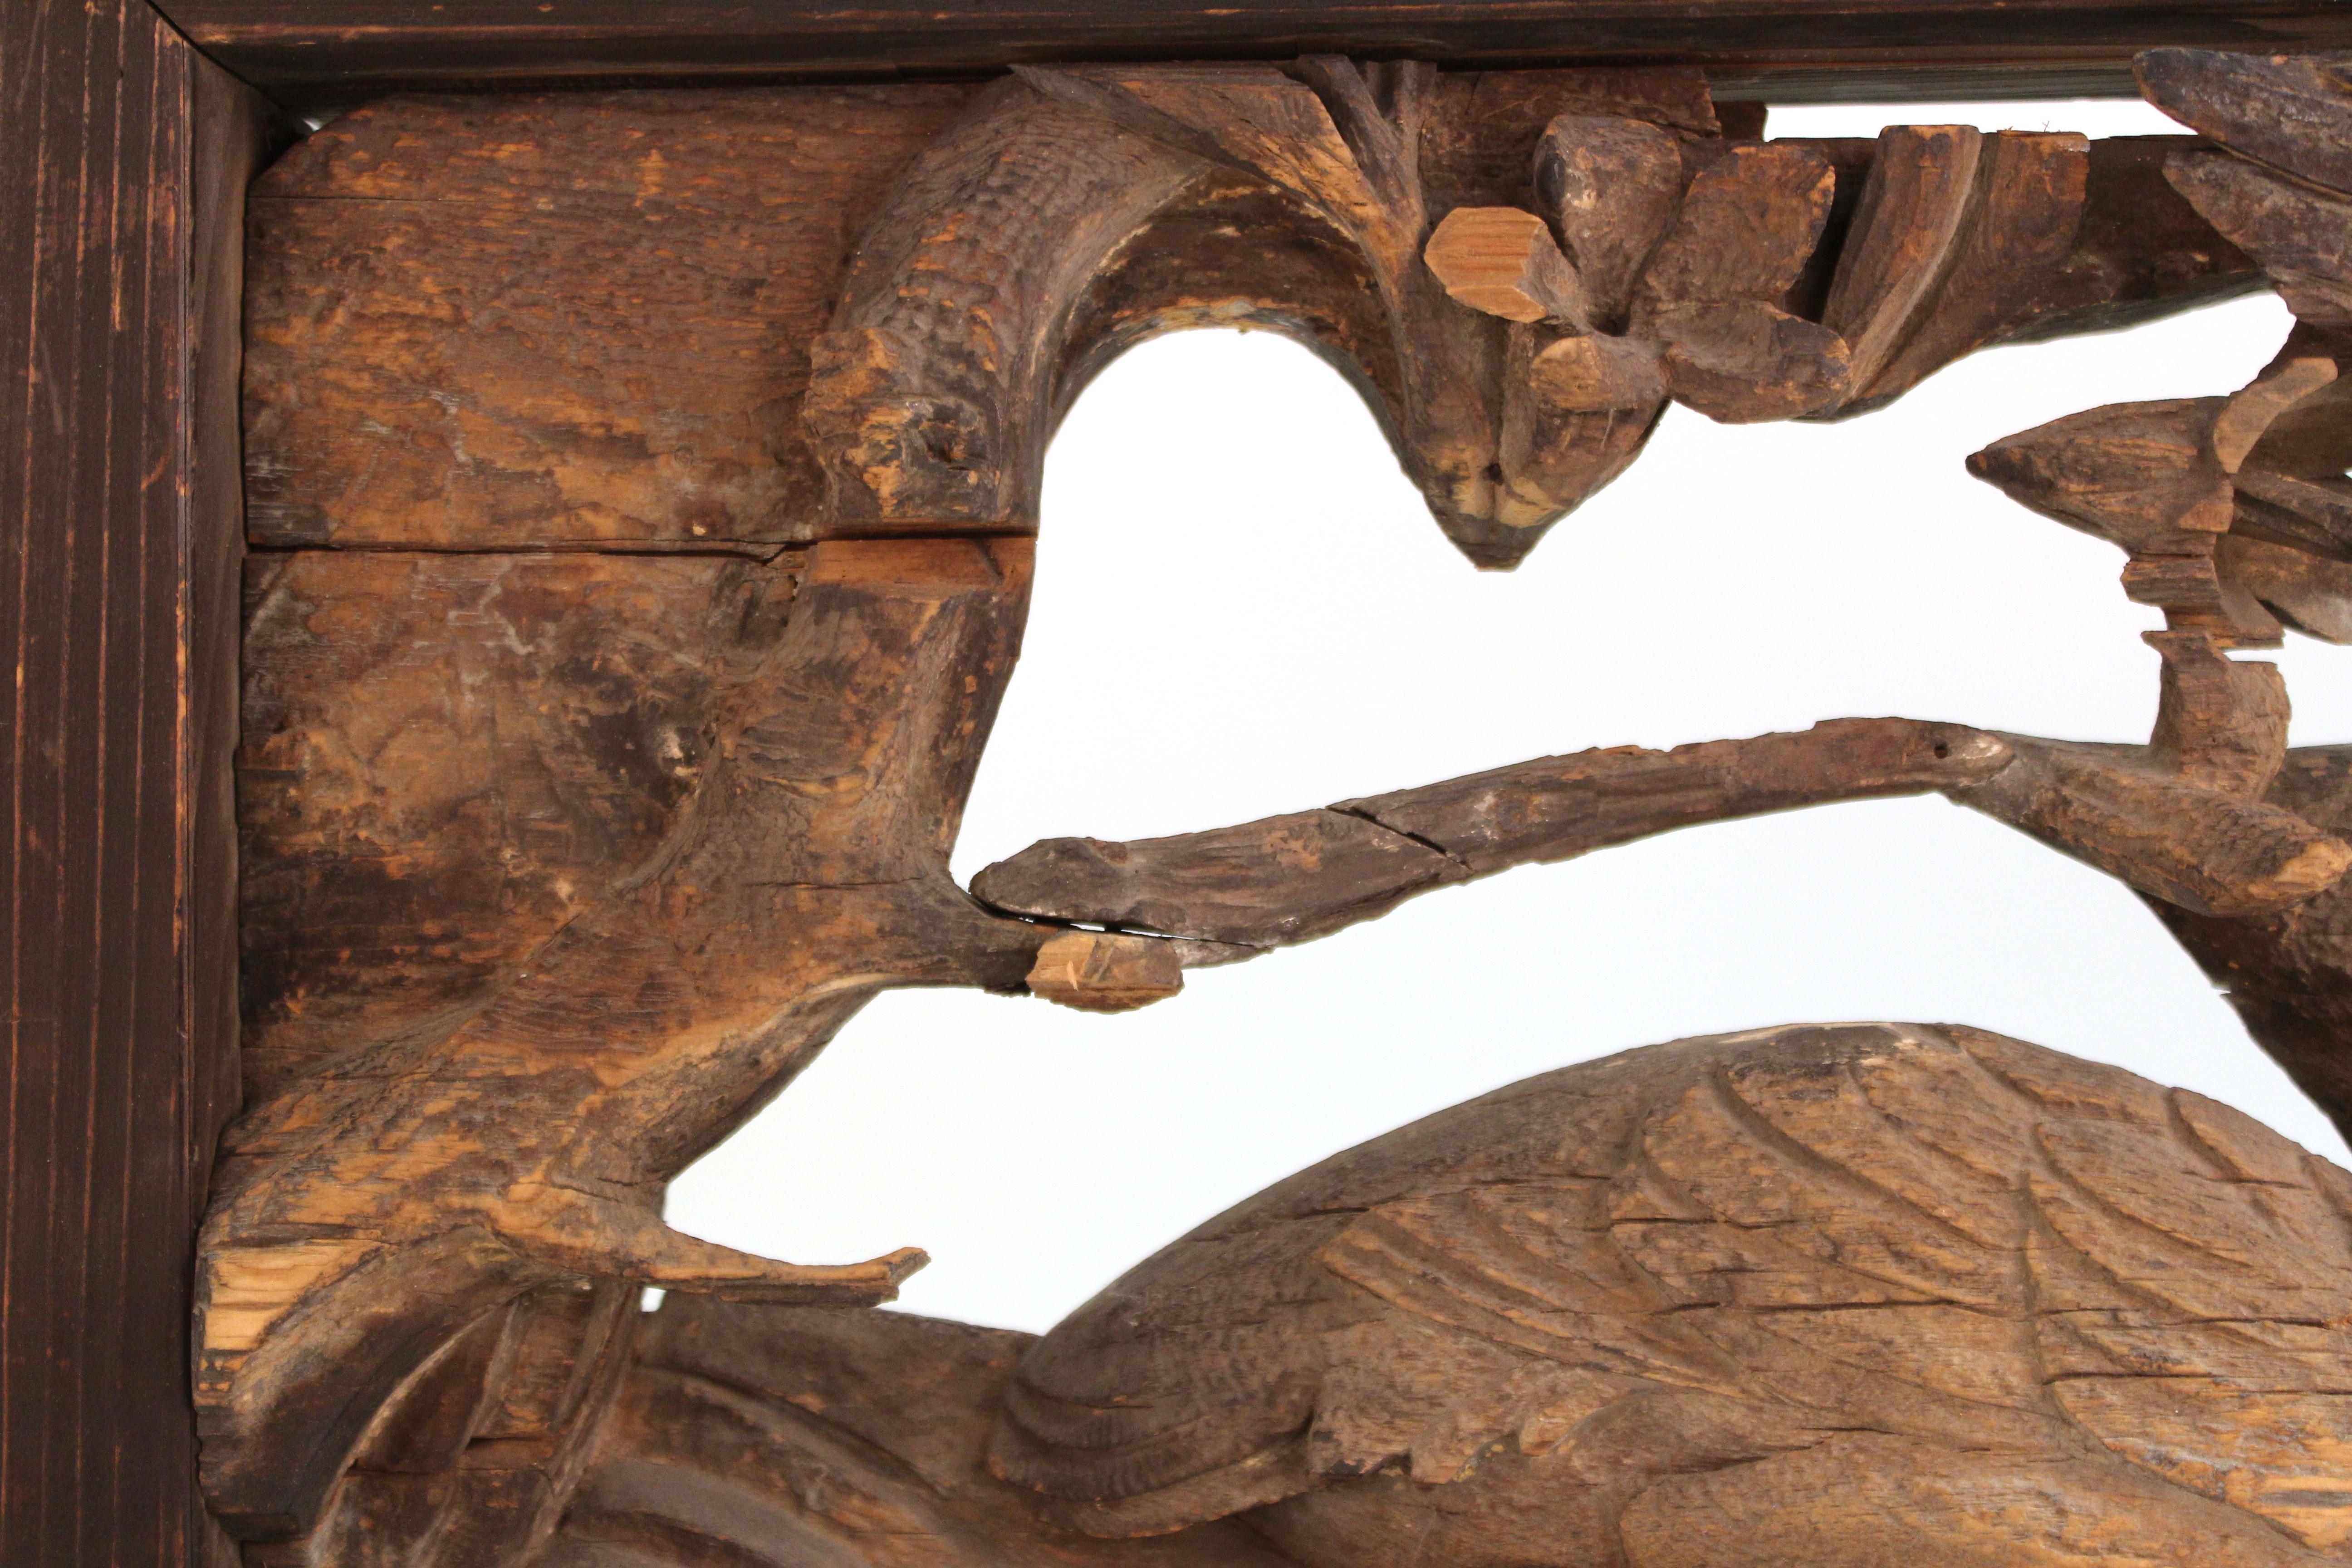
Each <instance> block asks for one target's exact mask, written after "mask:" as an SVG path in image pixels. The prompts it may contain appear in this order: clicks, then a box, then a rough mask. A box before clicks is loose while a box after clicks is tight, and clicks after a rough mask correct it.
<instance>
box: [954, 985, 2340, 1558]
mask: <svg viewBox="0 0 2352 1568" xmlns="http://www.w3.org/2000/svg"><path fill="white" fill-rule="evenodd" d="M2258 1193H2259V1195H2257V1194H2258ZM2347 1196H2352V1177H2347V1174H2346V1173H2344V1172H2341V1171H2338V1170H2336V1168H2335V1167H2333V1166H2330V1165H2328V1164H2327V1163H2326V1162H2324V1161H2321V1160H2318V1159H2316V1158H2315V1157H2313V1156H2311V1155H2308V1154H2305V1152H2303V1151H2301V1150H2299V1149H2297V1148H2295V1147H2294V1145H2293V1144H2291V1143H2288V1142H2286V1141H2285V1140H2284V1139H2281V1138H2279V1137H2278V1136H2277V1135H2276V1134H2274V1133H2272V1132H2270V1131H2267V1130H2265V1129H2263V1128H2262V1127H2260V1126H2259V1125H2258V1124H2256V1123H2254V1122H2252V1121H2250V1120H2249V1119H2247V1118H2245V1117H2244V1116H2242V1115H2240V1114H2239V1113H2238V1112H2236V1111H2233V1110H2229V1109H2227V1108H2226V1107H2223V1106H2220V1105H2217V1104H2215V1103H2213V1102H2212V1101H2210V1100H2203V1099H2202V1098H2200V1097H2199V1096H2196V1095H2192V1094H2189V1093H2186V1092H2184V1091H2179V1090H2172V1091H2167V1090H2164V1089H2159V1088H2158V1087H2157V1086H2155V1085H2153V1084H2150V1083H2147V1082H2146V1081H2145V1080H2142V1079H2137V1078H2134V1077H2132V1076H2131V1075H2130V1074H2127V1073H2124V1072H2120V1071H2117V1070H2116V1069H2114V1068H2103V1067H2095V1066H2093V1065H2091V1064H2088V1063H2084V1062H2079V1061H2074V1060H2072V1059H2070V1058H2064V1057H2062V1056H2059V1055H2057V1054H2056V1053H2054V1052H2050V1051H2044V1050H2041V1049H2039V1048H2037V1047H2032V1046H2028V1045H2025V1044H2023V1043H2021V1042H2019V1041H2015V1040H2009V1039H2004V1038H2002V1037H1999V1036H1995V1035H1989V1034H1984V1033H1981V1032H1979V1031H1976V1030H1969V1029H1962V1028H1958V1027H1945V1028H1940V1029H1939V1028H1931V1027H1927V1026H1916V1025H1871V1024H1861V1025H1845V1026H1794V1027H1790V1028H1785V1029H1780V1030H1765V1031H1758V1032H1756V1033H1753V1034H1748V1035H1737V1036H1726V1037H1711V1038H1705V1039H1697V1040H1690V1041H1684V1042H1679V1043H1677V1044H1675V1045H1670V1046H1663V1047H1652V1048H1651V1049H1648V1050H1643V1051H1634V1052H1629V1053H1626V1054H1624V1055H1622V1056H1618V1057H1612V1058H1607V1059H1605V1060H1602V1061H1600V1062H1595V1063H1591V1064H1588V1065H1586V1066H1582V1067H1576V1068H1566V1069H1563V1070H1561V1071H1559V1072H1555V1073H1549V1074H1546V1075H1544V1076H1542V1077H1539V1078H1535V1079H1528V1080H1527V1081H1525V1082H1523V1083H1519V1084H1515V1085H1513V1086H1511V1087H1509V1088H1507V1089H1499V1090H1497V1091H1496V1092H1495V1093H1494V1094H1491V1095H1489V1096H1486V1098H1485V1099H1482V1100H1474V1101H1472V1102H1471V1103H1469V1104H1467V1105H1465V1106H1460V1107H1457V1108H1455V1109H1454V1110H1448V1111H1443V1112H1440V1113H1439V1114H1437V1115H1436V1116H1433V1117H1431V1118H1429V1119H1427V1120H1425V1121H1421V1122H1417V1123H1415V1124H1413V1125H1412V1126H1411V1127H1407V1128H1404V1129H1402V1130H1400V1131H1396V1132H1393V1133H1390V1134H1388V1135H1387V1136H1385V1137H1382V1138H1379V1139H1375V1140H1373V1141H1372V1142H1370V1143H1366V1144H1364V1145H1361V1146H1360V1147H1359V1148H1356V1149H1353V1150H1350V1151H1349V1152H1346V1153H1343V1154H1339V1155H1337V1156H1334V1157H1333V1158H1332V1159H1330V1160H1328V1161H1326V1162H1325V1163H1322V1164H1320V1165H1318V1166H1316V1167H1314V1168H1312V1169H1310V1170H1308V1171H1306V1172H1302V1173H1299V1174H1298V1175H1297V1176H1295V1177H1292V1178H1291V1179H1289V1180H1288V1181H1286V1182H1284V1183H1281V1184H1277V1185H1276V1186H1275V1187H1273V1188H1271V1189H1269V1190H1268V1191H1266V1192H1265V1193H1264V1194H1260V1195H1259V1196H1257V1197H1255V1198H1254V1199H1251V1200H1249V1201H1248V1202H1246V1203H1244V1204H1243V1205H1239V1206H1238V1207H1236V1208H1234V1210H1232V1211H1230V1212H1228V1213H1227V1214H1225V1215H1221V1216H1219V1217H1218V1218H1216V1219H1214V1220H1212V1221H1210V1222H1209V1223H1208V1224H1206V1225H1204V1226H1202V1227H1201V1228H1200V1229H1198V1230H1196V1231H1194V1232H1193V1233H1192V1235H1190V1236H1188V1237H1184V1238H1183V1239H1181V1240H1180V1241H1178V1242H1176V1243H1174V1244H1172V1245H1171V1246H1170V1247H1167V1248H1166V1249H1164V1250H1163V1251H1161V1252H1160V1254H1159V1255H1157V1256H1156V1257H1154V1258H1151V1259H1150V1260H1149V1261H1147V1262H1145V1263H1143V1264H1141V1265H1139V1266H1138V1267H1137V1268H1134V1269H1132V1270H1130V1271H1129V1273H1128V1274H1127V1275H1126V1276H1124V1277H1123V1278H1122V1279H1119V1280H1118V1281H1117V1282H1115V1283H1114V1284H1112V1285H1111V1286H1109V1287H1108V1289H1105V1290H1104V1292H1103V1293H1102V1294H1101V1295H1100V1296H1098V1297H1097V1298H1096V1299H1095V1300H1093V1301H1091V1302H1089V1303H1088V1304H1087V1306H1085V1307H1083V1308H1081V1309H1079V1310H1078V1311H1077V1312H1076V1313H1074V1314H1073V1315H1072V1316H1071V1317H1070V1318H1069V1319H1068V1320H1067V1321H1065V1322H1064V1323H1063V1324H1062V1325H1061V1326H1059V1327H1058V1328H1056V1329H1055V1331H1053V1332H1052V1333H1050V1334H1048V1335H1046V1336H1045V1339H1043V1340H1042V1341H1040V1342H1038V1343H1037V1344H1036V1345H1034V1347H1032V1348H1031V1349H1030V1350H1029V1351H1028V1352H1027V1353H1026V1354H1025V1355H1024V1357H1023V1358H1022V1361H1021V1364H1020V1367H1019V1370H1018V1372H1017V1373H1016V1374H1015V1378H1014V1381H1013V1384H1012V1386H1011V1387H1010V1389H1009V1390H1008V1391H1007V1395H1006V1401H1005V1414H1004V1416H1003V1420H1002V1422H1001V1423H1000V1425H999V1426H998V1428H997V1436H996V1441H995V1444H994V1447H993V1448H992V1463H993V1465H994V1467H995V1468H996V1470H997V1472H998V1473H999V1474H1000V1475H1003V1476H1005V1477H1006V1478H1007V1479H1012V1480H1013V1481H1015V1482H1016V1483H1019V1484H1023V1485H1026V1486H1029V1487H1032V1488H1034V1489H1037V1490H1039V1491H1040V1492H1041V1493H1043V1494H1044V1497H1045V1502H1046V1508H1047V1510H1048V1514H1049V1517H1050V1518H1052V1519H1054V1520H1055V1521H1057V1522H1060V1523H1062V1524H1063V1525H1065V1526H1066V1527H1069V1528H1075V1529H1077V1530H1080V1531H1086V1532H1087V1533H1090V1534H1097V1535H1102V1536H1105V1537H1113V1538H1117V1537H1128V1536H1136V1535H1145V1534H1150V1533H1153V1532H1156V1531H1166V1530H1170V1529H1174V1528H1180V1527H1181V1526H1183V1525H1185V1524H1187V1523H1191V1522H1194V1521H1206V1520H1213V1519H1219V1518H1223V1517H1227V1516H1231V1515H1235V1514H1239V1515H1240V1516H1242V1517H1244V1518H1245V1519H1246V1520H1247V1521H1248V1522H1249V1523H1250V1524H1251V1525H1252V1526H1253V1527H1254V1528H1255V1529H1256V1530H1257V1531H1259V1532H1260V1533H1261V1534H1263V1535H1265V1536H1266V1537H1267V1538H1268V1539H1269V1540H1271V1541H1272V1542H1274V1543H1275V1544H1276V1545H1277V1546H1278V1547H1280V1548H1282V1549H1283V1550H1284V1551H1285V1552H1288V1553H1289V1554H1290V1555H1291V1556H1292V1557H1294V1558H1296V1559H1297V1561H1298V1562H1300V1563H1304V1564H1307V1565H1309V1568H1322V1565H1325V1564H1329V1565H1333V1568H1337V1565H1339V1564H1342V1563H1362V1562H1367V1561H1389V1560H1394V1558H1395V1557H1396V1556H1397V1555H1398V1554H1399V1553H1402V1552H1406V1551H1408V1550H1409V1551H1411V1552H1412V1553H1413V1554H1414V1558H1415V1560H1416V1561H1419V1562H1422V1563H1431V1564H1437V1565H1441V1568H1447V1565H1453V1564H1471V1563H1492V1562H1495V1561H1497V1560H1498V1558H1499V1559H1502V1560H1508V1561H1513V1562H1519V1563H1538V1564H1559V1565H1562V1568H1588V1565H1595V1564H1601V1563H1623V1564H1627V1565H1628V1568H1684V1565H1691V1568H1696V1565H1697V1564H1700V1563H1740V1562H1749V1561H1757V1560H1758V1559H1757V1558H1756V1556H1755V1555H1754V1554H1753V1551H1754V1547H1755V1545H1756V1543H1758V1542H1770V1543H1771V1548H1770V1549H1771V1552H1772V1555H1771V1556H1769V1557H1768V1558H1765V1559H1763V1560H1765V1561H1770V1562H1776V1563H1790V1564H1798V1563H1802V1564H1807V1565H1817V1564H1818V1565H1832V1564H1833V1565H1837V1568H1845V1565H1856V1568H1858V1565H1860V1564H1864V1563H1870V1564H1878V1563H1892V1562H1897V1561H1901V1560H1904V1559H1905V1558H1906V1557H1908V1556H1914V1555H1916V1556H1917V1557H1919V1559H1920V1560H1922V1561H1933V1562H1937V1563H1959V1564H1967V1565H1969V1568H1977V1565H1983V1568H2011V1565H2014V1564H2018V1563H2046V1564H2064V1563H2080V1564H2083V1565H2084V1568H2090V1565H2092V1564H2100V1565H2106V1564H2112V1563H2118V1562H2125V1561H2130V1562H2142V1563H2167V1564H2173V1563H2177V1564H2181V1565H2183V1568H2185V1565H2187V1564H2189V1563H2208V1564H2216V1563H2218V1564H2231V1565H2243V1568H2253V1565H2256V1564H2262V1565H2265V1568H2269V1565H2277V1568H2286V1565H2289V1564H2294V1565H2297V1568H2305V1565H2308V1568H2317V1565H2318V1564H2320V1563H2325V1562H2327V1561H2331V1560H2332V1558H2331V1555H2330V1554H2331V1553H2332V1552H2333V1551H2334V1550H2335V1549H2336V1546H2337V1544H2338V1543H2339V1542H2341V1541H2342V1540H2344V1539H2345V1538H2346V1536H2347V1533H2352V1514H2347V1508H2346V1505H2345V1501H2344V1498H2345V1496H2346V1490H2347V1489H2345V1488H2344V1486H2343V1484H2342V1480H2341V1479H2340V1478H2341V1477H2342V1474H2343V1466H2344V1463H2345V1461H2344V1458H2343V1457H2342V1456H2343V1452H2344V1449H2343V1439H2342V1438H2341V1437H2339V1436H2337V1434H2339V1433H2344V1432H2346V1431H2347V1426H2346V1424H2347V1421H2352V1406H2347V1404H2346V1402H2345V1400H2344V1398H2343V1396H2342V1394H2340V1392H2338V1384H2339V1381H2340V1380H2339V1379H2338V1378H2337V1377H2336V1368H2338V1367H2339V1366H2340V1364H2341V1361H2342V1357H2343V1356H2344V1354H2345V1352H2346V1348H2347V1347H2346V1340H2345V1335H2346V1334H2347V1330H2352V1228H2347V1210H2346V1207H2345V1205H2346V1203H2347Z"/></svg>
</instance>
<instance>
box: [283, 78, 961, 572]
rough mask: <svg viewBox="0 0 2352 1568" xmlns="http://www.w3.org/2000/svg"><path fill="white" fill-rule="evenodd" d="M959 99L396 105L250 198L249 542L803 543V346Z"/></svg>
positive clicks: (719, 96) (720, 98)
mask: <svg viewBox="0 0 2352 1568" xmlns="http://www.w3.org/2000/svg"><path fill="white" fill-rule="evenodd" d="M970 96H971V89H969V88H960V87H913V86H907V87H877V88H848V89H835V90H829V91H824V92H799V93H793V92H782V93H751V94H746V93H728V92H680V93H636V94H628V95H620V96H614V95H606V94H585V95H581V96H578V97H573V96H568V95H567V96H558V97H548V98H538V99H525V100H514V99H435V100H398V101H394V102H391V103H386V104H380V105H376V106H373V107H371V108H367V109H362V110H357V111H355V112H353V113H352V114H349V115H346V116H344V117H343V118H342V119H341V120H339V121H336V122H335V123H334V124H332V125H331V126H329V127H328V128H327V129H326V130H324V131H322V132H319V133H318V134H316V135H314V136H312V137H310V139H309V140H308V141H306V142H303V143H302V144H301V145H300V146H299V147H298V148H296V149H295V150H294V151H293V152H291V153H289V154H288V155H287V156H286V157H284V158H282V159H280V160H279V161H278V163H277V164H276V165H275V166H274V167H273V168H272V169H271V170H270V171H269V173H268V174H267V175H266V176H265V177H264V178H263V179H262V180H261V181H260V183H259V184H257V187H256V188H255V191H254V195H253V229H252V256H251V264H252V268H253V277H254V283H253V289H252V292H251V294H250V296H249V298H248V300H247V321H246V338H247V353H248V356H249V370H248V373H247V381H246V397H247V415H246V433H247V437H246V438H247V447H248V451H249V452H250V454H251V458H252V462H251V468H250V472H249V474H248V478H247V515H248V517H249V518H250V520H251V526H252V529H253V537H254V540H255V542H257V543H260V544H267V545H272V546H278V547H287V548H298V547H306V546H312V545H320V544H327V543H333V544H338V545H351V544H383V545H402V546H408V547H416V546H427V545H450V546H460V547H465V548H484V547H491V548H498V547H518V546H522V547H530V548H534V549H546V548H561V547H564V546H568V545H570V546H576V545H583V544H593V543H598V542H630V543H635V544H646V545H661V546H665V547H669V548H677V549H691V548H715V547H724V546H729V545H740V544H746V543H749V544H755V545H762V546H767V547H769V549H770V550H771V551H772V547H773V545H774V544H776V543H778V542H785V541H791V540H796V539H798V540H805V539H807V538H809V537H811V530H810V524H811V522H812V521H813V520H814V518H815V517H816V516H817V515H818V514H819V512H820V511H821V510H822V507H823V500H824V481H823V478H822V476H821V475H820V474H819V472H818V470H817V467H816V462H815V459H814V457H813V456H812V455H811V454H810V452H809V450H808V447H807V445H806V443H805V441H804V440H803V438H802V437H801V434H800V417H799V415H800V409H799V403H800V398H801V395H802V392H803V388H804V386H805V385H806V382H807V375H808V352H809V346H810V344H811V343H812V342H814V340H815V339H816V337H817V335H818V334H819V333H820V332H822V331H824V327H825V324H826V322H827V321H829V320H830V318H831V317H832V314H833V310H834V307H835V302H836V300H837V299H838V296H839V293H840V283H841V269H842V268H843V266H844V265H845V262H846V260H847V258H848V254H849V251H850V248H851V247H852V246H853V244H854V243H855V242H856V238H857V236H858V235H859V233H860V232H861V231H862V230H863V229H864V228H865V227H866V224H867V223H868V222H869V221H870V219H871V218H872V216H873V215H874V212H875V209H876V207H877V205H879V203H880V202H881V200H882V197H883V195H885V193H887V191H888V189H889V188H890V184H891V182H892V181H894V180H895V179H897V178H898V174H899V173H900V171H901V170H902V169H904V168H905V166H906V165H907V164H908V162H909V161H911V160H912V159H913V158H914V157H915V156H916V154H917V153H919V152H920V151H921V150H922V148H923V147H924V146H925V145H926V144H927V143H929V142H931V141H932V140H933V139H935V138H936V137H937V136H938V135H939V134H940V132H941V131H943V130H944V129H945V128H946V127H947V126H948V125H949V124H950V122H951V121H953V120H954V118H955V116H956V115H957V114H958V112H960V110H961V108H962V106H963V104H964V102H965V100H967V99H969V98H970Z"/></svg>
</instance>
